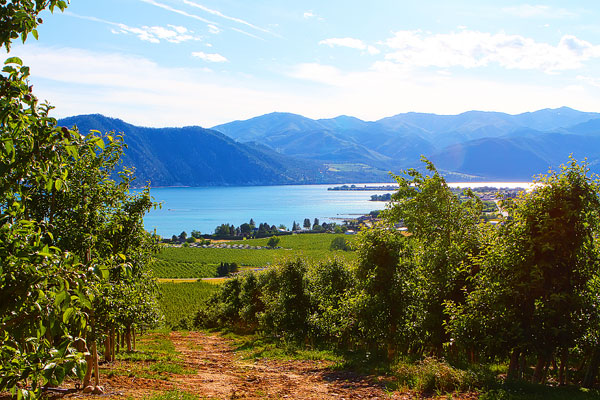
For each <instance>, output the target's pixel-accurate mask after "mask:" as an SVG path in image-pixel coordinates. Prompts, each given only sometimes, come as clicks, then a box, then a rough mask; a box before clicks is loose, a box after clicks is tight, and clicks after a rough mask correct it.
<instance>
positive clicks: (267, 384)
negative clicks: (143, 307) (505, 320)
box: [67, 332, 476, 400]
mask: <svg viewBox="0 0 600 400" xmlns="http://www.w3.org/2000/svg"><path fill="white" fill-rule="evenodd" d="M165 339H166V338H165ZM169 339H170V341H171V342H172V343H173V345H174V347H175V350H176V352H177V353H178V356H177V358H178V359H180V360H182V362H183V366H184V372H185V373H178V374H174V373H169V374H167V375H163V376H162V379H143V378H141V377H139V376H138V375H139V374H136V373H133V372H134V368H140V367H144V368H152V363H151V362H148V363H146V362H139V361H138V362H129V363H128V362H118V361H117V362H114V363H111V364H108V365H105V366H103V367H101V368H103V369H104V370H105V372H104V374H101V375H102V383H103V384H104V385H105V390H106V392H105V394H104V395H101V396H91V395H84V394H82V393H81V392H77V393H76V394H73V395H69V396H67V397H69V398H75V399H77V398H83V399H86V400H96V399H97V400H106V399H121V400H122V399H134V400H139V399H146V398H149V397H151V396H153V395H156V394H157V393H164V392H166V391H170V390H179V391H185V392H188V393H191V394H193V395H196V396H198V397H199V399H219V400H225V399H247V400H250V399H252V400H254V399H256V400H258V399H298V400H317V399H318V400H324V399H336V400H353V399H361V400H364V399H382V400H383V399H396V400H399V399H402V400H412V399H421V400H423V399H426V398H427V399H429V397H424V396H423V395H420V394H417V393H414V392H400V391H395V392H394V391H391V390H387V389H386V383H388V384H389V383H390V382H386V378H384V377H376V376H364V375H360V374H357V373H354V372H350V371H334V370H332V369H331V368H330V366H331V362H328V361H297V360H291V361H284V360H273V359H260V360H258V361H256V362H255V361H253V360H244V359H242V358H241V357H240V356H239V355H238V354H236V353H235V351H234V344H233V342H232V341H231V340H228V339H226V338H224V337H222V336H220V335H218V334H207V333H203V332H171V333H170V335H169V337H168V339H167V340H169ZM140 364H141V366H140ZM117 369H119V370H120V371H121V372H120V373H114V371H115V370H117ZM111 371H113V372H111ZM123 371H125V372H126V373H123ZM129 371H132V373H128V372H129ZM165 378H166V379H165ZM434 398H436V397H434ZM437 398H444V399H447V398H448V397H446V396H441V397H437ZM451 398H453V399H460V400H474V399H475V398H476V395H475V394H461V395H460V396H456V395H454V396H453V397H451Z"/></svg>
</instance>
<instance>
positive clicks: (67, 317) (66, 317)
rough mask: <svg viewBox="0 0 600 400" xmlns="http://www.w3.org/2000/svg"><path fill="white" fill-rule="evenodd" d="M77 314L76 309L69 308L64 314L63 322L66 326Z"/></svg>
mask: <svg viewBox="0 0 600 400" xmlns="http://www.w3.org/2000/svg"><path fill="white" fill-rule="evenodd" d="M74 313H75V309H74V308H73V307H69V308H67V309H66V310H65V313H64V314H63V318H62V319H63V322H64V323H65V324H66V323H67V322H69V320H70V319H71V317H72V316H73V314H74Z"/></svg>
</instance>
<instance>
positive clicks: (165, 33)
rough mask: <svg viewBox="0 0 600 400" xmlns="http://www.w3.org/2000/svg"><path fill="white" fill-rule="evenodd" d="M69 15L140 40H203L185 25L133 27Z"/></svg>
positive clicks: (152, 41) (151, 41)
mask: <svg viewBox="0 0 600 400" xmlns="http://www.w3.org/2000/svg"><path fill="white" fill-rule="evenodd" d="M67 15H69V16H71V17H75V18H79V19H84V20H87V21H94V22H98V23H101V24H105V25H109V26H112V27H114V28H113V29H111V32H112V33H114V34H117V35H118V34H133V35H135V36H137V37H138V38H139V39H140V40H143V41H146V42H150V43H160V42H161V40H162V41H166V42H170V43H182V42H187V41H190V40H202V38H201V37H200V36H196V35H194V32H193V31H191V30H189V29H188V28H186V27H184V26H178V25H167V26H166V27H164V26H146V25H144V26H142V27H132V26H129V25H125V24H121V23H117V22H112V21H107V20H105V19H101V18H96V17H89V16H85V15H78V14H75V13H72V12H67Z"/></svg>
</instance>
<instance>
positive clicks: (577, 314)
mask: <svg viewBox="0 0 600 400" xmlns="http://www.w3.org/2000/svg"><path fill="white" fill-rule="evenodd" d="M599 192H600V182H599V181H598V180H597V179H595V178H592V177H590V175H589V168H588V166H587V165H586V164H579V163H577V162H576V161H575V160H571V161H570V162H569V164H567V165H565V166H561V169H560V170H559V171H558V172H556V171H550V172H549V174H548V175H543V176H540V177H539V178H538V180H537V181H536V185H535V186H534V189H533V190H532V191H531V192H529V193H522V195H521V196H520V197H519V198H517V199H514V200H507V201H505V202H503V204H502V208H503V209H505V210H509V214H510V216H509V218H506V219H505V220H504V221H503V222H502V224H500V226H499V227H498V228H497V229H495V230H492V231H491V232H490V234H489V235H488V236H487V238H486V241H485V247H484V249H483V251H482V254H481V255H480V256H479V257H478V261H477V266H478V267H479V268H480V271H479V272H478V273H477V274H476V275H475V287H474V289H473V290H472V291H471V292H470V293H469V295H468V298H467V302H466V304H465V305H464V307H456V306H455V308H454V309H453V314H454V321H453V323H452V324H451V329H452V331H453V332H454V333H456V334H457V339H459V340H460V339H463V338H464V337H465V336H467V335H469V336H476V337H478V338H479V339H480V341H481V343H482V344H483V345H484V349H486V350H488V351H490V350H491V352H495V353H496V354H502V355H506V356H508V355H510V356H511V358H510V359H511V362H510V366H509V371H508V372H509V377H512V378H514V377H517V367H518V365H519V359H523V360H524V358H525V356H526V355H527V354H533V355H535V356H537V358H538V362H537V365H536V368H535V372H534V375H533V380H534V381H536V382H540V381H542V380H543V371H544V370H545V368H546V365H547V364H548V363H549V362H550V361H551V359H552V358H554V356H560V357H561V358H562V359H563V360H564V358H563V357H564V355H566V354H568V349H569V348H570V347H573V346H574V345H575V343H576V341H577V340H578V339H580V338H582V337H583V335H584V334H585V333H586V330H587V329H590V328H591V326H590V325H591V324H593V323H594V321H598V309H597V304H596V300H595V297H596V296H597V294H594V292H593V290H594V289H593V282H595V281H596V280H597V279H598V270H597V260H598V256H599V254H598V245H597V233H598V231H599V230H598V228H599V227H600V200H599V198H598V193H599ZM507 352H510V354H507ZM563 367H564V366H563ZM596 368H597V367H596Z"/></svg>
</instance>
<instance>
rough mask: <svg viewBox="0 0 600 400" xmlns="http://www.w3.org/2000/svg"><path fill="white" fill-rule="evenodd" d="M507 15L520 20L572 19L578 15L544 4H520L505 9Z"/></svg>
mask: <svg viewBox="0 0 600 400" xmlns="http://www.w3.org/2000/svg"><path fill="white" fill-rule="evenodd" d="M502 11H503V12H505V13H506V14H509V15H512V16H515V17H519V18H552V19H559V18H572V17H576V16H577V14H576V13H574V12H572V11H569V10H566V9H564V8H556V7H550V6H547V5H542V4H535V5H531V4H520V5H518V6H512V7H504V8H503V9H502Z"/></svg>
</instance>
